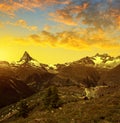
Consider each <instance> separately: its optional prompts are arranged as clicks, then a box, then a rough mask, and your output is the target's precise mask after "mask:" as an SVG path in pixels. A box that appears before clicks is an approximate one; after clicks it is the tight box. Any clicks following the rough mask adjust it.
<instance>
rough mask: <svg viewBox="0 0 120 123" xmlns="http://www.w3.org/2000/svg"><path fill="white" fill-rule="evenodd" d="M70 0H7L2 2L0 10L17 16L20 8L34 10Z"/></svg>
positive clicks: (67, 2)
mask: <svg viewBox="0 0 120 123" xmlns="http://www.w3.org/2000/svg"><path fill="white" fill-rule="evenodd" d="M69 2H70V0H66V1H59V0H31V1H29V0H16V1H14V0H7V1H3V2H1V3H0V11H1V12H3V13H6V14H8V15H10V16H15V12H16V11H18V10H19V9H25V10H29V11H34V8H43V6H44V7H45V6H48V5H54V4H69Z"/></svg>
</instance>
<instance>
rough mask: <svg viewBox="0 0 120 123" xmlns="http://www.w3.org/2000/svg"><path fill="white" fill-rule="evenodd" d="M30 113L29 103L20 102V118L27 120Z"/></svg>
mask: <svg viewBox="0 0 120 123" xmlns="http://www.w3.org/2000/svg"><path fill="white" fill-rule="evenodd" d="M28 113H29V108H28V105H27V102H26V101H21V102H20V109H19V116H22V117H23V118H26V117H28Z"/></svg>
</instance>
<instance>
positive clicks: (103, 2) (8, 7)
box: [0, 0, 120, 64]
mask: <svg viewBox="0 0 120 123" xmlns="http://www.w3.org/2000/svg"><path fill="white" fill-rule="evenodd" d="M24 51H28V52H29V53H30V55H31V56H32V57H34V58H35V59H37V60H38V61H40V62H42V63H47V64H55V63H65V62H69V61H74V60H78V59H80V58H81V57H83V56H92V55H95V54H96V53H108V54H110V55H113V56H117V55H119V52H120V1H119V0H1V1H0V60H7V61H10V62H13V61H17V60H19V58H20V57H21V56H22V54H23V53H24Z"/></svg>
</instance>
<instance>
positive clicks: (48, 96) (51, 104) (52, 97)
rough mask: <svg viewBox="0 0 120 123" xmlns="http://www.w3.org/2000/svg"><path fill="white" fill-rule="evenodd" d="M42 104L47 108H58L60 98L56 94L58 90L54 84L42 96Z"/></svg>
mask: <svg viewBox="0 0 120 123" xmlns="http://www.w3.org/2000/svg"><path fill="white" fill-rule="evenodd" d="M43 104H44V107H45V108H47V109H52V108H58V107H59V106H61V104H62V103H61V100H60V98H59V95H58V90H57V88H56V87H55V86H50V87H49V88H48V89H47V90H46V92H45V95H44V96H43Z"/></svg>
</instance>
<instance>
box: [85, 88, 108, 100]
mask: <svg viewBox="0 0 120 123" xmlns="http://www.w3.org/2000/svg"><path fill="white" fill-rule="evenodd" d="M108 89H109V87H108V86H96V87H90V88H85V96H86V97H87V98H88V99H91V98H99V97H101V96H104V94H106V93H105V92H106V91H107V90H108Z"/></svg>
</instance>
